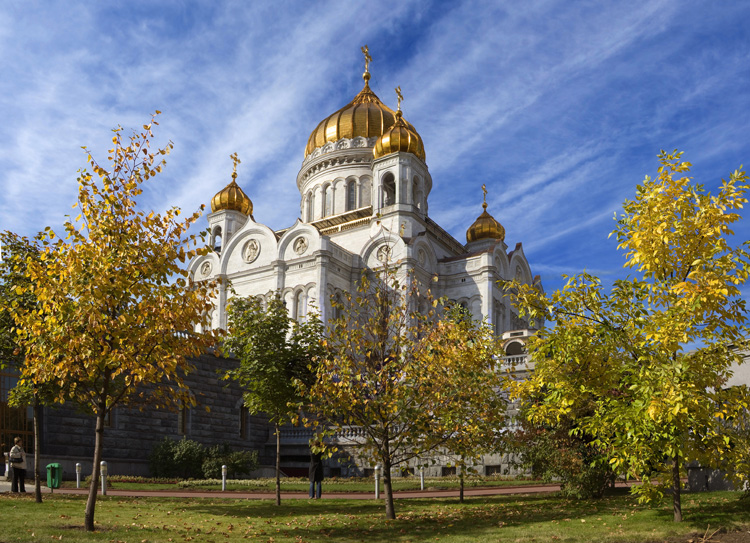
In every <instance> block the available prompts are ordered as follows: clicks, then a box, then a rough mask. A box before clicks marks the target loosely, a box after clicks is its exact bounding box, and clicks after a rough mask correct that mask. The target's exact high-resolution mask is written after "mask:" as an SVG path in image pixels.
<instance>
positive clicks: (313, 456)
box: [310, 451, 323, 500]
mask: <svg viewBox="0 0 750 543" xmlns="http://www.w3.org/2000/svg"><path fill="white" fill-rule="evenodd" d="M322 486H323V458H322V457H321V455H320V453H319V452H312V451H311V452H310V498H315V499H316V500H319V499H320V493H321V490H322Z"/></svg>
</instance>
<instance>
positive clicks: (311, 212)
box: [307, 192, 315, 222]
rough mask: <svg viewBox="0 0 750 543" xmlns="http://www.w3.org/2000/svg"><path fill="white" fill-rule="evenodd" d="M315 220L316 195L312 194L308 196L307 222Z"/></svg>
mask: <svg viewBox="0 0 750 543" xmlns="http://www.w3.org/2000/svg"><path fill="white" fill-rule="evenodd" d="M314 220H315V193H313V192H310V193H308V195H307V222H312V221H314Z"/></svg>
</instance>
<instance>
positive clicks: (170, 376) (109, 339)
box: [16, 119, 213, 530]
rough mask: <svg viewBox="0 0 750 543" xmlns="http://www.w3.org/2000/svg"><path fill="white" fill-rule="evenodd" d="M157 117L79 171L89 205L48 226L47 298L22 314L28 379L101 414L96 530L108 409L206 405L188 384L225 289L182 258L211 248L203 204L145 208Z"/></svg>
mask: <svg viewBox="0 0 750 543" xmlns="http://www.w3.org/2000/svg"><path fill="white" fill-rule="evenodd" d="M155 124H157V123H156V121H155V120H153V119H152V122H151V123H149V124H146V125H144V126H143V130H142V131H141V132H139V133H134V134H133V135H132V136H131V137H130V138H129V139H123V138H122V128H117V129H115V130H114V136H113V138H112V142H113V144H114V145H113V147H112V149H110V150H109V156H108V160H109V161H110V164H109V166H107V167H105V166H102V165H100V164H99V163H98V162H97V161H95V160H94V159H93V158H92V157H91V155H88V159H87V160H88V162H89V165H90V167H91V172H89V171H86V170H82V171H81V172H80V177H79V178H78V202H77V203H76V204H75V205H74V206H73V207H74V208H76V209H77V210H78V211H79V214H78V215H77V216H76V217H75V218H74V219H69V220H68V221H67V222H66V223H65V224H64V232H65V237H64V239H61V238H60V237H59V236H57V235H56V233H55V232H54V231H53V230H52V229H50V228H47V229H46V240H45V245H46V247H45V249H44V252H43V253H42V254H41V262H40V263H38V262H35V261H34V260H29V261H28V275H29V279H30V284H29V286H28V288H29V289H30V291H31V293H32V294H33V295H34V297H35V298H36V300H37V306H36V308H35V309H33V310H31V311H19V312H18V313H17V314H16V324H17V327H18V333H19V342H20V343H21V345H22V346H23V348H24V349H25V353H26V360H25V364H24V365H23V366H22V368H21V376H22V380H23V381H28V382H33V383H37V384H41V383H52V384H54V385H56V387H57V388H56V390H58V393H57V396H56V398H55V400H56V401H58V402H60V403H62V402H66V401H72V402H74V403H75V404H77V405H79V406H81V407H82V408H83V409H85V410H87V411H89V412H91V413H93V414H94V415H96V447H95V451H94V458H93V461H94V462H93V465H94V473H93V477H92V483H91V488H90V493H89V503H88V504H87V508H86V528H87V529H88V530H93V528H94V504H95V501H96V481H97V479H98V476H99V461H100V460H101V451H102V436H103V433H104V419H105V417H106V416H107V414H108V413H110V412H111V411H112V409H114V408H115V406H131V407H138V408H142V407H145V406H149V407H154V406H155V407H174V406H189V405H192V404H193V403H194V400H193V398H192V396H191V395H190V392H189V390H188V389H187V387H186V386H185V381H184V378H185V375H186V374H187V373H188V372H189V371H190V369H191V364H190V362H189V359H190V357H194V356H197V355H199V354H201V353H202V352H204V350H205V348H206V347H207V346H208V345H210V344H212V342H213V336H212V334H211V333H194V332H193V330H194V327H195V325H196V324H197V325H203V326H202V328H201V329H203V330H206V329H207V328H208V327H209V324H210V322H209V321H208V316H209V315H210V314H211V310H212V304H211V296H212V294H213V287H212V285H210V284H207V283H193V282H192V281H191V280H190V279H189V277H188V275H187V272H186V271H185V270H184V269H183V268H182V267H181V265H180V263H181V262H184V261H185V260H186V259H187V258H190V257H192V256H194V255H196V254H197V253H198V252H200V251H204V250H206V249H194V248H193V247H197V245H198V243H197V242H198V240H196V239H195V237H194V236H193V235H190V234H188V229H189V228H190V226H191V225H192V224H193V223H194V222H195V221H196V219H198V217H199V216H200V212H196V213H194V214H192V215H189V216H187V217H186V218H182V217H181V216H180V210H179V209H177V208H170V209H167V210H166V211H164V212H162V213H156V212H154V211H145V210H142V209H141V208H140V207H139V206H138V199H139V197H140V196H141V194H142V191H143V189H142V184H143V183H146V182H148V181H150V180H151V179H153V177H154V176H155V175H156V174H158V173H160V172H161V171H162V168H163V167H164V164H165V162H164V156H165V155H167V154H168V153H169V151H170V149H171V148H172V144H171V143H169V144H168V145H167V146H166V147H164V148H162V149H158V150H156V151H153V150H151V148H150V140H151V138H152V136H153V134H152V128H153V126H154V125H155Z"/></svg>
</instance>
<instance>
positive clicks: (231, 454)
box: [203, 443, 258, 479]
mask: <svg viewBox="0 0 750 543" xmlns="http://www.w3.org/2000/svg"><path fill="white" fill-rule="evenodd" d="M225 464H226V466H227V476H228V477H229V478H230V479H237V478H239V477H241V476H242V475H247V474H248V473H250V472H251V471H253V470H254V469H256V468H257V467H258V451H233V450H232V448H231V447H230V446H229V444H228V443H223V444H221V445H214V446H213V447H209V448H208V449H207V450H206V456H205V458H204V460H203V477H205V478H206V479H221V466H222V465H225Z"/></svg>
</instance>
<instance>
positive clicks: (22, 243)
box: [0, 231, 51, 503]
mask: <svg viewBox="0 0 750 543" xmlns="http://www.w3.org/2000/svg"><path fill="white" fill-rule="evenodd" d="M0 251H2V254H0V300H2V301H3V303H2V304H1V305H0V368H1V367H12V368H15V369H17V370H18V369H19V368H20V367H21V365H22V364H23V363H24V359H25V352H24V349H23V348H22V346H21V345H19V343H18V341H17V338H18V335H17V332H16V326H15V321H14V319H13V314H14V312H16V311H33V310H35V309H36V308H37V301H36V298H35V297H34V295H33V294H32V293H30V292H29V291H28V286H29V278H28V276H27V274H26V268H27V265H26V262H27V260H34V261H35V262H36V263H37V264H39V255H40V253H41V252H42V247H41V242H40V240H39V237H37V238H35V239H34V240H29V239H28V238H25V237H22V236H19V235H17V234H14V233H13V232H9V231H5V232H0ZM49 389H50V387H49V386H44V387H39V386H34V385H29V384H26V385H24V384H23V383H20V384H17V386H16V387H15V388H14V389H13V390H12V391H10V394H9V402H8V403H9V405H13V406H17V407H21V406H24V407H25V406H26V405H31V406H32V409H33V413H34V498H35V500H36V502H37V503H42V488H41V478H40V470H39V456H40V452H41V451H40V444H41V439H40V428H39V419H40V411H41V406H42V404H43V403H46V402H47V401H49V399H50V396H51V394H50V393H51V391H50V390H49Z"/></svg>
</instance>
